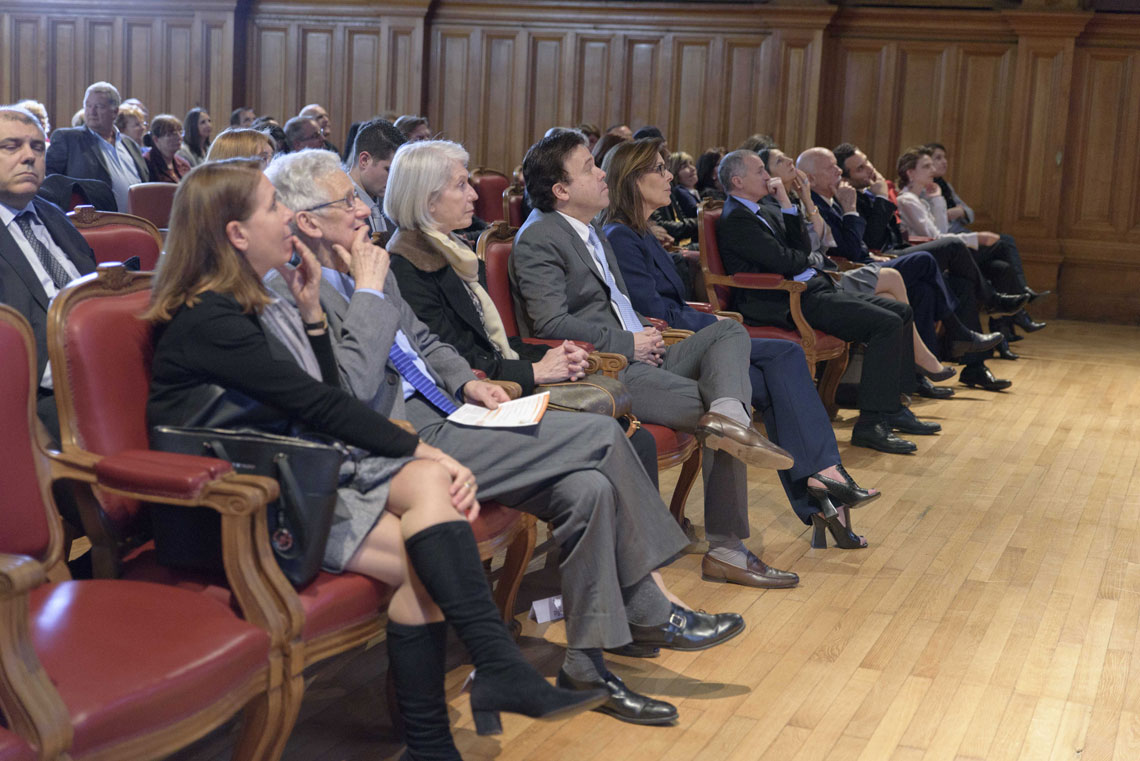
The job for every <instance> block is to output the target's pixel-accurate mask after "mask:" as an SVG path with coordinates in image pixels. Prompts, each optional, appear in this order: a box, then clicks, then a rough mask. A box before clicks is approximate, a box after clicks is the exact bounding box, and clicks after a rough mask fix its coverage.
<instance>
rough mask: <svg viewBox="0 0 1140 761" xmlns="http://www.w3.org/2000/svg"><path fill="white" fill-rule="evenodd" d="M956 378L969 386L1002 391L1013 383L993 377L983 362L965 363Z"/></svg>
mask: <svg viewBox="0 0 1140 761" xmlns="http://www.w3.org/2000/svg"><path fill="white" fill-rule="evenodd" d="M958 380H960V381H961V382H962V383H965V384H966V385H967V386H969V387H970V388H974V387H977V388H980V389H984V390H986V391H1004V390H1005V389H1007V388H1009V387H1010V386H1012V385H1013V381H1010V380H1006V379H1005V378H995V377H994V374H993V373H991V372H990V369H989V368H988V367H986V366H985V365H984V364H977V365H966V366H965V367H964V368H962V373H961V375H959V376H958Z"/></svg>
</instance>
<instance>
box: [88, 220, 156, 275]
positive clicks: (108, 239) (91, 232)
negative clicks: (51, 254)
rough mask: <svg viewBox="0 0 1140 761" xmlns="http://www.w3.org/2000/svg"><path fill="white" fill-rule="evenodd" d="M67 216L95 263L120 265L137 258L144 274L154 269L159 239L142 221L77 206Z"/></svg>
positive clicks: (148, 223) (149, 225) (147, 224)
mask: <svg viewBox="0 0 1140 761" xmlns="http://www.w3.org/2000/svg"><path fill="white" fill-rule="evenodd" d="M67 216H68V218H69V219H70V220H71V223H72V224H74V225H75V227H76V229H78V230H79V232H80V234H81V235H82V236H83V237H84V239H85V240H86V241H87V245H89V246H91V250H92V251H94V252H95V261H96V262H98V263H100V264H103V263H107V262H123V261H126V260H127V259H130V258H131V257H132V256H137V257H138V258H139V264H140V268H141V269H142V270H144V271H148V272H149V271H150V270H153V269H154V268H155V267H156V266H157V265H158V257H159V255H160V254H161V253H162V236H161V235H160V234H159V232H158V228H157V227H155V226H154V225H153V224H152V223H151V222H148V221H147V220H145V219H143V218H142V217H136V216H134V215H133V214H118V213H116V212H113V211H96V210H95V207H94V206H79V207H77V208H76V209H75V211H71V212H68V214H67Z"/></svg>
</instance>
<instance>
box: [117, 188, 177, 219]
mask: <svg viewBox="0 0 1140 761" xmlns="http://www.w3.org/2000/svg"><path fill="white" fill-rule="evenodd" d="M177 190H178V185H177V184H176V183H173V182H140V183H139V184H138V185H131V187H130V188H128V189H127V213H128V214H134V215H135V216H136V217H142V218H143V219H145V220H147V221H148V222H150V223H151V224H153V225H154V226H155V227H157V228H158V229H160V230H161V229H164V228H167V227H170V207H171V206H173V205H174V193H175V192H176V191H177Z"/></svg>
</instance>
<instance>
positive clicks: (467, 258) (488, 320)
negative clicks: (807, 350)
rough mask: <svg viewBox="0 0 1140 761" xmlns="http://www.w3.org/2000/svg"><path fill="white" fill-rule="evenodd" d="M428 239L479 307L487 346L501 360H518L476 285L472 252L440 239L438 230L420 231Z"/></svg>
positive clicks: (496, 313) (491, 304)
mask: <svg viewBox="0 0 1140 761" xmlns="http://www.w3.org/2000/svg"><path fill="white" fill-rule="evenodd" d="M423 232H424V233H425V234H426V235H427V236H428V237H429V238H431V239H432V240H434V241H435V242H436V243H438V244H439V249H440V253H442V254H443V256H444V258H445V259H447V263H448V264H450V265H451V269H453V270H455V274H456V275H459V278H460V279H461V280H462V281H463V282H464V283H465V284H466V285H467V287H468V288H470V289H471V292H472V293H474V294H475V298H477V299H479V304H480V305H481V306H482V307H483V327H484V328H486V329H487V337H488V338H490V339H491V343H493V344H495V346H497V347H499V352H500V353H501V354H502V355H503V358H504V359H518V358H519V355H518V354H517V353H516V352H515V350H514V349H512V348H511V344H510V343H509V342H508V341H507V330H506V328H504V327H503V318H501V317H499V310H498V309H496V308H495V302H493V301H491V296H490V295H489V294H488V293H487V290H486V289H485V288H484V287H483V286H482V285H481V284H480V283H479V259H478V258H477V257H476V256H475V252H474V251H472V250H471V249H469V248H468V247H467V246H465V245H463V244H462V243H460V242H459V241H457V240H455V239H454V238H452V237H451V236H449V235H444V234H443V233H441V232H440V231H439V230H424V231H423Z"/></svg>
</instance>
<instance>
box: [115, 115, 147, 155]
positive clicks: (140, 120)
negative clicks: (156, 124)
mask: <svg viewBox="0 0 1140 761" xmlns="http://www.w3.org/2000/svg"><path fill="white" fill-rule="evenodd" d="M115 127H116V129H118V130H119V132H121V133H122V134H124V135H126V136H127V137H129V138H130V139H131V140H134V141H135V145H137V146H139V147H140V148H142V146H143V135H145V134H146V133H147V127H148V125H147V123H146V116H145V115H144V114H143V112H142V109H141V108H139V107H138V106H128V105H122V106H119V113H118V115H117V116H116V117H115Z"/></svg>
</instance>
